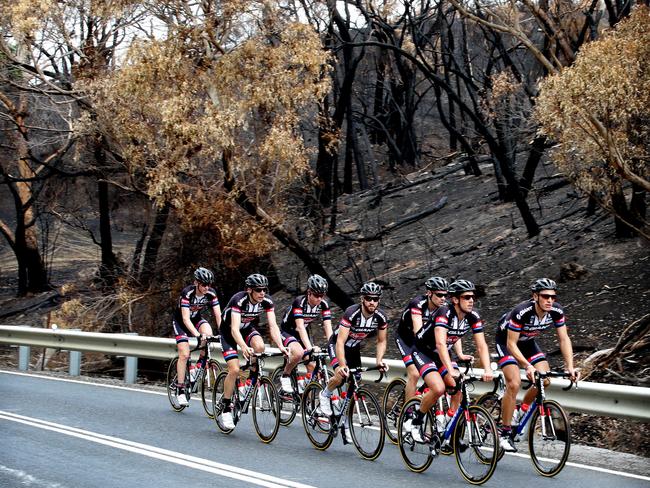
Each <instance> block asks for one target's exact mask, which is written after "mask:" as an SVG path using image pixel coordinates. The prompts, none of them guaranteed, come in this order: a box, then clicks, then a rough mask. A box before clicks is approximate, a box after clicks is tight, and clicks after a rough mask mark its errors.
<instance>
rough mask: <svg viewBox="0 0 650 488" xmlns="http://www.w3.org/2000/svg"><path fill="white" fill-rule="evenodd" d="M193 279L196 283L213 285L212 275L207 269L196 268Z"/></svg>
mask: <svg viewBox="0 0 650 488" xmlns="http://www.w3.org/2000/svg"><path fill="white" fill-rule="evenodd" d="M194 278H195V279H196V281H198V282H200V283H204V284H206V285H211V284H212V283H214V274H213V273H212V271H210V270H209V269H207V268H196V271H194Z"/></svg>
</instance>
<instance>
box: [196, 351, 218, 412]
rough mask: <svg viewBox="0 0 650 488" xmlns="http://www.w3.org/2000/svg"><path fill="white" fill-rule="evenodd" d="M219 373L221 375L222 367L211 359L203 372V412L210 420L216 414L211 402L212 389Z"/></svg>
mask: <svg viewBox="0 0 650 488" xmlns="http://www.w3.org/2000/svg"><path fill="white" fill-rule="evenodd" d="M219 373H221V365H220V364H219V363H218V362H216V361H215V360H214V359H210V361H209V362H208V364H207V367H206V369H205V371H204V372H203V381H202V382H201V402H202V403H203V410H205V414H206V415H207V416H208V417H209V418H212V414H213V412H214V407H213V406H212V404H211V403H210V402H212V389H213V388H214V384H215V382H216V381H217V376H219Z"/></svg>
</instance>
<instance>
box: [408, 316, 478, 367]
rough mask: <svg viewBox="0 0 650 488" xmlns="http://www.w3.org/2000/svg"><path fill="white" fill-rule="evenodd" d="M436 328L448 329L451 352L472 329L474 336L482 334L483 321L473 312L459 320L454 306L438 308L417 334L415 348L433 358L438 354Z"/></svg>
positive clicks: (448, 344) (448, 345) (448, 346)
mask: <svg viewBox="0 0 650 488" xmlns="http://www.w3.org/2000/svg"><path fill="white" fill-rule="evenodd" d="M436 327H443V328H445V329H447V349H448V350H449V349H451V348H452V346H453V345H454V344H455V343H456V341H458V340H459V339H460V338H461V337H463V336H464V335H465V334H466V333H467V332H469V330H470V329H471V330H472V333H473V334H482V333H483V320H481V317H480V316H479V314H478V313H477V312H475V311H473V310H472V311H471V312H470V313H468V314H465V317H464V318H463V319H462V320H459V318H458V315H457V314H456V309H455V308H454V307H453V306H449V305H443V306H442V307H440V308H438V310H436V311H435V313H434V314H433V316H432V317H431V319H430V320H429V321H428V322H427V323H426V324H425V325H423V326H422V328H421V329H420V330H419V331H418V333H417V334H415V348H416V349H418V350H419V351H421V352H423V353H425V354H426V355H428V356H431V357H432V358H433V357H435V356H436V355H437V354H438V353H437V351H436V337H435V329H436Z"/></svg>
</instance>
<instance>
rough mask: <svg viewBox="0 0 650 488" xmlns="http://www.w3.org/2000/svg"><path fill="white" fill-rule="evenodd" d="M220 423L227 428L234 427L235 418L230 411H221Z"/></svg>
mask: <svg viewBox="0 0 650 488" xmlns="http://www.w3.org/2000/svg"><path fill="white" fill-rule="evenodd" d="M221 424H222V425H223V426H224V427H225V428H226V429H228V430H231V429H234V428H235V420H234V419H233V417H232V412H221Z"/></svg>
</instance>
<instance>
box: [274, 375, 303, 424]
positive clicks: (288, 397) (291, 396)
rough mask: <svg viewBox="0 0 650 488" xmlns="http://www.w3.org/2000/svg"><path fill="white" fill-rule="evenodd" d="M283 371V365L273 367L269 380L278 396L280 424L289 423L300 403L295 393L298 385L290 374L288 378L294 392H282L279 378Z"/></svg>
mask: <svg viewBox="0 0 650 488" xmlns="http://www.w3.org/2000/svg"><path fill="white" fill-rule="evenodd" d="M283 371H284V366H278V367H277V368H275V369H274V370H273V373H272V374H271V381H273V385H274V386H275V389H276V390H277V391H278V397H279V398H280V425H285V426H286V425H289V424H291V422H293V419H295V418H296V414H297V413H298V406H299V405H300V402H299V400H298V398H300V397H299V396H298V397H297V396H296V395H298V394H297V393H296V391H298V385H297V384H296V382H295V381H294V379H293V376H290V378H291V385H292V386H293V391H294V393H284V392H283V391H282V382H281V381H280V378H281V377H282V372H283Z"/></svg>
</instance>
